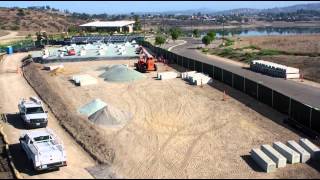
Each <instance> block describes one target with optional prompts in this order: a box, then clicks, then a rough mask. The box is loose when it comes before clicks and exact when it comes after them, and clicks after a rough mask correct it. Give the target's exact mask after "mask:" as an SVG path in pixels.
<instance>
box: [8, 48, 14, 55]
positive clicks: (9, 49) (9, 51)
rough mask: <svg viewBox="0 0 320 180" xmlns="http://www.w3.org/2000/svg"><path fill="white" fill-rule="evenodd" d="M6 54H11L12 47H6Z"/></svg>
mask: <svg viewBox="0 0 320 180" xmlns="http://www.w3.org/2000/svg"><path fill="white" fill-rule="evenodd" d="M7 54H13V48H12V46H7Z"/></svg>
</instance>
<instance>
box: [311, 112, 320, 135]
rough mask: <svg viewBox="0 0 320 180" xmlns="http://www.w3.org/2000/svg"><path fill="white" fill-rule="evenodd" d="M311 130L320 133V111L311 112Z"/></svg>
mask: <svg viewBox="0 0 320 180" xmlns="http://www.w3.org/2000/svg"><path fill="white" fill-rule="evenodd" d="M311 129H312V130H314V131H316V132H320V110H319V109H316V108H313V109H312V112H311Z"/></svg>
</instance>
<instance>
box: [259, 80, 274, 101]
mask: <svg viewBox="0 0 320 180" xmlns="http://www.w3.org/2000/svg"><path fill="white" fill-rule="evenodd" d="M258 100H259V101H261V102H263V103H264V104H267V105H268V106H270V107H272V89H270V88H268V87H266V86H264V85H261V84H259V86H258Z"/></svg>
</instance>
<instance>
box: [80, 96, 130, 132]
mask: <svg viewBox="0 0 320 180" xmlns="http://www.w3.org/2000/svg"><path fill="white" fill-rule="evenodd" d="M78 111H79V112H80V113H81V114H83V115H85V116H87V117H88V119H89V120H90V122H91V123H93V124H95V125H100V126H107V127H111V126H119V125H122V124H124V123H126V122H127V121H129V120H131V119H132V114H130V113H128V112H124V111H122V110H119V109H117V108H115V107H113V106H111V105H109V104H107V103H105V102H103V101H101V100H100V99H95V100H93V101H91V102H89V103H88V104H86V105H84V106H83V107H81V108H80V109H79V110H78Z"/></svg>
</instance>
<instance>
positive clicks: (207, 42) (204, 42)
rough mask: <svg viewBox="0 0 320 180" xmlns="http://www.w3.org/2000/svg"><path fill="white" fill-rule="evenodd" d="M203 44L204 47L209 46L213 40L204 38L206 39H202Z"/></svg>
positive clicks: (207, 37)
mask: <svg viewBox="0 0 320 180" xmlns="http://www.w3.org/2000/svg"><path fill="white" fill-rule="evenodd" d="M202 43H203V44H204V45H206V46H208V45H209V44H210V43H211V38H210V37H209V36H208V35H206V36H204V37H203V38H202Z"/></svg>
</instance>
